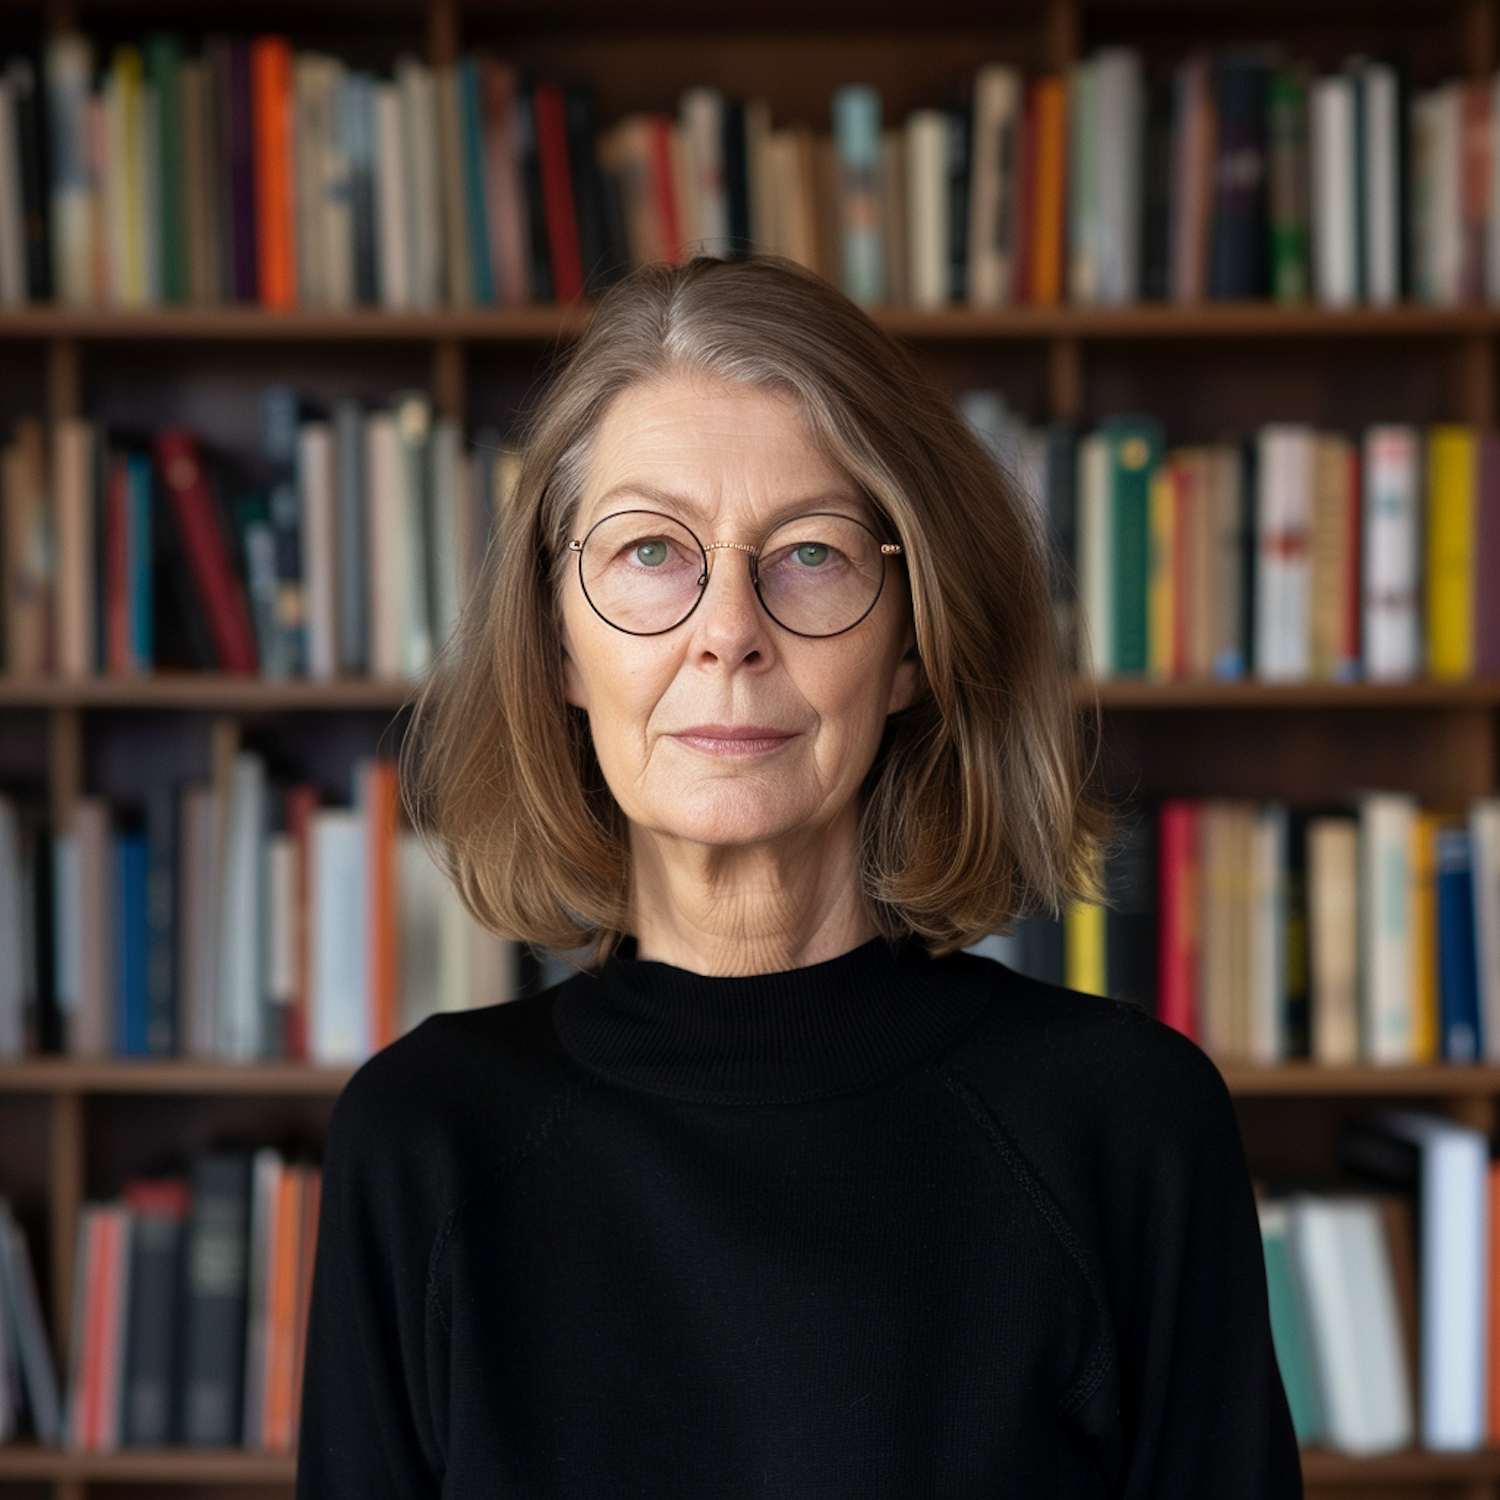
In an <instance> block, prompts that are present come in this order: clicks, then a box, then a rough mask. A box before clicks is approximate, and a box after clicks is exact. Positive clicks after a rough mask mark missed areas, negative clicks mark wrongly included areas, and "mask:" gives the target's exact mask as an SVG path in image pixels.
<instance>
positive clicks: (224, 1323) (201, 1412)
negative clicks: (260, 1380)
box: [182, 1152, 250, 1447]
mask: <svg viewBox="0 0 1500 1500" xmlns="http://www.w3.org/2000/svg"><path fill="white" fill-rule="evenodd" d="M192 1181H193V1210H192V1216H191V1218H190V1220H189V1224H188V1239H187V1267H186V1278H185V1288H186V1307H185V1309H184V1314H185V1334H186V1337H185V1341H184V1356H183V1357H184V1368H183V1408H182V1411H183V1422H182V1439H183V1441H184V1442H186V1443H189V1444H192V1445H194V1446H200V1447H226V1446H230V1445H233V1444H236V1443H238V1442H239V1441H240V1429H241V1426H242V1416H243V1411H242V1404H243V1403H242V1398H243V1394H244V1375H245V1291H246V1267H247V1262H248V1259H249V1240H248V1234H249V1211H250V1158H249V1157H248V1156H246V1155H244V1154H243V1153H240V1152H232V1153H231V1152H225V1153H205V1154H204V1155H202V1156H200V1157H198V1158H197V1160H196V1161H195V1162H194V1163H193V1170H192Z"/></svg>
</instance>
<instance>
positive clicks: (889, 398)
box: [403, 259, 1104, 958]
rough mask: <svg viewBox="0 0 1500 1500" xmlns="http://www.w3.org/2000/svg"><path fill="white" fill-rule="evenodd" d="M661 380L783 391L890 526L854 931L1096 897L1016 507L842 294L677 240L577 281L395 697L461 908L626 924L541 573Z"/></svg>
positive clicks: (1027, 544) (548, 581)
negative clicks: (468, 573) (507, 466)
mask: <svg viewBox="0 0 1500 1500" xmlns="http://www.w3.org/2000/svg"><path fill="white" fill-rule="evenodd" d="M684 374H685V375H691V376H694V377H704V376H706V377H709V378H713V379H717V380H720V381H724V382H728V383H730V384H738V385H746V386H751V387H759V388H766V389H772V390H775V391H778V392H781V393H783V394H786V395H789V396H791V397H792V398H793V399H794V400H795V401H796V403H797V404H798V405H799V406H800V408H801V410H802V412H803V414H804V417H805V420H806V421H807V424H808V427H809V429H810V431H811V432H812V434H813V435H814V438H815V440H816V441H818V442H820V443H821V444H822V445H823V446H824V447H825V449H826V451H827V452H828V454H829V455H830V456H831V457H832V458H833V460H834V461H835V462H836V463H837V464H839V465H840V466H841V467H842V468H843V470H844V471H845V472H846V473H847V474H848V475H849V477H850V478H851V479H852V480H853V482H854V483H855V484H856V485H857V486H858V487H859V489H860V490H861V491H862V493H863V494H864V495H865V497H866V498H867V499H868V501H869V503H870V504H871V505H872V506H873V507H874V508H875V510H876V512H877V514H878V515H879V516H880V517H881V518H882V519H883V521H884V522H885V524H886V525H887V526H889V527H890V528H891V530H892V531H893V532H894V535H895V536H896V538H897V539H898V540H899V541H900V542H901V543H902V544H903V546H904V550H905V562H906V567H907V569H908V574H909V580H910V597H911V608H912V623H913V626H914V634H915V638H916V646H917V653H918V655H919V657H920V661H921V666H922V670H923V674H924V679H925V680H924V682H923V686H922V689H921V691H920V692H919V694H918V697H917V700H916V701H915V702H914V703H913V704H912V706H910V707H909V708H907V709H905V710H903V711H901V712H900V713H897V714H893V715H892V716H891V718H890V720H889V723H888V726H887V729H886V733H885V735H884V737H883V741H882V743H881V746H880V749H879V752H878V754H877V756H876V759H875V763H874V765H873V766H872V768H871V770H870V772H869V774H868V776H867V777H866V779H865V782H864V786H863V790H862V799H863V807H862V823H861V833H860V865H861V878H862V881H863V887H864V894H865V897H866V899H867V901H868V905H869V909H870V912H871V914H872V916H873V918H874V921H875V923H876V924H877V926H878V928H879V930H880V931H881V932H882V933H884V934H885V935H886V936H887V937H889V938H891V939H893V940H894V939H899V938H902V937H916V938H917V939H919V940H922V941H924V942H925V943H926V945H927V946H928V948H929V949H930V951H932V952H933V953H935V954H942V953H946V952H950V951H952V950H954V949H956V948H959V947H962V946H965V945H967V944H969V943H972V942H975V941H977V940H978V939H980V938H981V937H983V936H985V935H987V934H989V933H992V932H999V931H1003V930H1004V929H1005V928H1006V927H1007V926H1008V925H1009V924H1010V923H1011V922H1012V921H1014V920H1015V918H1017V917H1018V916H1020V915H1023V914H1025V913H1027V912H1028V911H1031V910H1034V909H1036V908H1038V907H1042V906H1045V907H1047V908H1050V909H1052V910H1054V911H1055V910H1057V909H1058V908H1059V907H1060V906H1061V905H1062V904H1063V903H1064V902H1066V901H1067V900H1069V899H1072V898H1074V897H1079V896H1091V895H1095V894H1097V892H1096V889H1095V881H1094V876H1093V871H1094V868H1095V851H1096V849H1097V846H1098V841H1099V839H1100V837H1101V836H1102V832H1103V827H1104V818H1103V813H1102V811H1101V809H1100V807H1099V806H1098V804H1097V803H1096V802H1095V801H1094V800H1093V798H1092V797H1091V795H1090V794H1089V790H1088V787H1087V779H1086V776H1085V770H1084V764H1083V762H1084V749H1083V740H1082V737H1081V734H1080V730H1081V728H1082V726H1081V725H1080V723H1079V720H1078V717H1077V714H1076V711H1075V708H1074V705H1073V701H1072V695H1071V692H1070V687H1069V676H1068V671H1067V663H1066V661H1065V658H1064V653H1063V651H1062V649H1061V646H1060V642H1059V639H1058V632H1057V628H1056V625H1055V620H1054V611H1053V606H1052V602H1051V598H1050V590H1049V587H1048V563H1047V544H1046V538H1045V535H1044V530H1043V526H1042V524H1041V522H1040V521H1039V519H1038V515H1037V510H1036V507H1035V505H1034V504H1033V503H1031V502H1029V501H1028V500H1027V499H1026V497H1025V496H1024V495H1023V494H1021V493H1020V491H1019V489H1018V486H1017V484H1016V483H1015V481H1014V480H1013V479H1012V478H1010V477H1009V476H1008V475H1006V474H1005V473H1003V472H1002V471H1001V469H1000V468H999V467H998V466H997V464H996V462H995V461H994V459H993V458H992V457H991V456H990V454H989V452H988V451H987V450H986V449H985V448H984V447H983V446H982V445H981V444H980V443H979V442H978V441H977V440H976V439H975V437H974V436H973V435H972V434H971V433H970V431H969V429H968V428H967V426H966V425H965V423H964V421H963V419H962V417H961V416H960V415H959V413H958V411H957V410H956V408H955V406H954V404H953V401H952V399H951V398H950V397H949V396H948V395H947V394H946V393H944V392H942V391H940V390H939V389H937V388H936V387H935V386H934V385H933V384H932V382H931V381H930V380H929V379H928V378H927V377H925V376H924V375H923V373H922V372H921V370H920V369H919V367H918V366H917V364H916V362H915V361H914V360H913V358H912V357H911V355H910V354H909V353H908V352H907V351H906V349H905V348H903V347H902V345H901V344H899V343H898V342H897V341H896V340H895V339H894V338H892V337H891V336H889V335H888V334H886V333H885V332H883V331H882V330H881V329H880V328H879V327H878V326H877V325H876V324H875V323H874V322H873V321H872V320H871V319H870V318H869V317H868V316H866V314H865V313H863V312H862V311H861V310H860V309H859V308H858V307H857V306H855V304H854V303H853V302H851V301H849V299H848V298H846V297H844V296H843V295H842V294H841V293H839V292H837V291H836V290H834V289H833V288H832V287H831V286H829V285H828V284H827V283H825V282H823V281H820V280H819V279H818V278H816V277H815V276H812V275H811V274H809V273H807V272H805V271H803V270H801V269H800V268H798V267H796V266H794V265H792V264H790V263H789V262H784V261H779V260H769V259H754V260H748V261H738V262H725V261H718V260H707V259H700V260H694V261H691V262H689V263H688V264H686V265H683V266H679V267H667V266H653V267H650V268H647V269H644V270H640V271H637V272H635V273H634V274H633V275H631V276H630V277H628V278H627V279H626V280H624V281H622V282H621V283H619V284H618V285H617V286H615V287H614V288H613V289H612V290H610V291H609V292H608V293H607V294H606V295H605V296H604V297H603V298H602V299H601V301H600V303H599V306H598V309H597V311H596V312H595V314H594V316H593V318H592V320H591V322H590V323H589V326H588V330H587V332H586V333H585V334H584V335H583V337H582V339H581V340H580V341H579V342H578V344H577V345H576V346H575V347H574V348H573V349H572V350H571V352H570V353H569V354H568V355H567V356H566V358H565V359H564V360H563V361H562V364H561V367H560V369H559V371H558V372H557V374H556V377H555V379H554V380H553V381H552V383H551V384H550V387H549V388H548V389H547V391H546V394H545V396H544V397H543V399H542V400H541V401H540V403H539V404H538V406H537V408H536V410H535V412H534V414H533V416H532V419H531V421H530V423H529V430H528V432H527V435H526V440H525V443H524V447H523V450H522V455H521V461H520V465H519V473H518V477H517V479H516V484H515V490H514V494H513V497H512V500H511V502H510V504H509V506H508V508H507V510H506V513H505V514H504V516H503V517H501V518H500V520H499V521H498V524H497V528H496V536H495V540H494V542H493V544H492V545H491V547H490V549H489V552H488V554H487V556H486V560H485V565H484V568H483V570H482V572H481V575H480V578H479V580H478V583H477V584H476V586H475V588H474V589H473V591H472V592H471V594H470V597H469V598H468V600H467V602H466V604H465V606H464V609H463V612H462V615H461V617H460V619H459V622H458V625H457V627H456V628H455V631H454V633H453V636H452V638H451V640H450V641H449V643H448V645H447V646H446V648H445V649H444V651H443V652H442V654H441V657H440V659H439V661H438V664H437V666H436V668H435V669H434V671H433V673H432V675H431V677H430V678H429V680H428V682H427V685H426V687H425V689H424V690H423V692H422V694H421V696H420V698H419V700H418V702H417V704H416V707H415V710H414V719H413V722H412V724H411V725H410V726H409V728H408V733H407V735H406V738H405V741H404V746H403V780H404V789H405V795H406V800H407V806H408V809H409V812H410V814H411V817H412V821H413V823H414V824H415V825H416V826H417V827H418V828H419V829H421V830H422V831H423V832H424V833H425V834H427V835H428V836H429V837H430V838H431V839H432V841H433V843H434V844H435V846H436V847H437V848H438V849H439V850H440V851H441V854H442V858H443V859H444V861H445V864H446V868H447V870H448V872H449V874H450V875H451V877H452V879H453V880H454V882H455V884H456V886H457V888H458V890H459V892H460V894H461V895H462V897H463V900H464V902H465V903H466V905H467V906H468V908H469V910H470V911H471V912H472V913H473V915H474V916H475V918H476V919H477V920H478V921H479V922H481V923H482V924H483V925H484V926H486V927H488V928H489V929H491V930H492V931H494V932H496V933H499V934H501V935H503V936H507V937H512V938H518V939H521V940H524V941H527V942H530V943H533V944H536V945H538V946H542V947H547V948H553V949H564V950H566V949H578V948H581V947H590V948H592V950H593V952H594V954H595V956H596V957H598V958H602V957H603V956H605V955H606V954H607V953H608V952H609V951H610V949H611V948H612V947H613V946H614V944H615V942H616V941H617V939H618V938H619V937H620V936H621V935H622V934H624V933H626V932H628V931H629V930H630V923H631V877H630V858H629V844H628V839H627V829H626V825H625V818H624V816H623V814H622V813H621V812H620V809H619V807H618V806H617V805H616V803H615V801H614V799H613V797H612V796H611V795H610V793H609V789H608V787H607V786H606V785H605V783H604V778H603V776H602V774H601V772H600V769H599V763H598V761H597V759H596V758H595V755H594V748H593V743H592V740H591V738H590V733H589V726H588V721H587V718H586V717H585V715H584V714H583V712H582V711H581V710H579V709H576V708H573V707H570V706H569V705H568V704H567V702H566V701H565V700H564V697H563V669H562V660H563V644H562V640H563V638H562V628H561V622H560V609H559V590H560V588H561V587H562V585H563V582H564V580H565V578H566V570H567V567H568V561H569V558H570V557H571V554H570V553H569V552H568V550H567V542H568V538H569V537H570V536H571V535H572V534H573V522H574V517H575V514H576V511H577V507H578V504H579V501H580V497H581V495H582V492H583V489H584V484H585V478H586V473H587V467H588V461H589V450H590V444H591V441H592V439H593V436H594V434H595V433H596V432H597V430H598V428H599V424H600V422H601V420H602V419H603V417H604V415H605V412H606V411H607V410H608V409H609V406H610V403H611V402H612V401H613V400H614V399H615V397H616V396H618V395H619V394H620V392H621V391H623V390H625V389H627V388H628V387H631V386H638V385H641V384H642V383H646V382H651V381H654V380H659V379H663V378H670V377H673V376H678V375H684Z"/></svg>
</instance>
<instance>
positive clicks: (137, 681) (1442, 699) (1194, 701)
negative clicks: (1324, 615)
mask: <svg viewBox="0 0 1500 1500" xmlns="http://www.w3.org/2000/svg"><path fill="white" fill-rule="evenodd" d="M419 686H420V684H418V683H415V682H407V681H383V680H377V679H373V678H352V677H350V678H340V679H338V680H336V681H333V682H307V681H302V680H297V681H291V682H266V681H263V680H262V679H260V678H258V677H228V676H222V675H220V674H218V673H213V672H175V673H162V674H160V675H147V676H142V677H104V676H99V677H81V678H59V677H15V676H7V675H4V674H0V708H84V709H87V708H121V709H131V708H141V709H150V708H187V709H243V710H246V711H261V712H266V713H272V712H282V711H288V712H307V711H326V712H338V711H340V710H351V709H389V710H391V711H392V712H394V711H395V710H397V709H399V708H401V707H402V706H403V705H405V704H407V703H409V702H410V701H411V700H412V699H413V697H414V696H415V695H416V693H417V690H418V688H419ZM1073 695H1074V698H1075V700H1076V701H1077V702H1078V703H1080V704H1088V703H1091V702H1094V701H1096V700H1097V702H1098V704H1099V706H1100V707H1101V708H1104V709H1132V710H1134V709H1152V710H1157V709H1160V710H1166V711H1170V710H1173V709H1202V708H1225V709H1246V708H1250V709H1261V708H1304V709H1305V708H1414V709H1420V708H1434V709H1441V708H1493V707H1496V706H1500V680H1497V679H1492V678H1474V679H1472V680H1468V681H1464V682H1394V683H1385V682H1348V683H1340V682H1216V681H1207V680H1205V681H1193V682H1150V681H1147V680H1145V679H1136V678H1110V679H1105V680H1102V681H1099V682H1091V681H1080V682H1075V683H1074V685H1073Z"/></svg>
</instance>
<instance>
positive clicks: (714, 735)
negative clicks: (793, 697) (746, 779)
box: [672, 724, 797, 756]
mask: <svg viewBox="0 0 1500 1500" xmlns="http://www.w3.org/2000/svg"><path fill="white" fill-rule="evenodd" d="M796 737H797V734H796V731H795V730H790V729H772V728H770V727H768V726H767V725H764V724H741V725H734V724H695V725H693V727H692V728H691V729H679V730H678V731H677V732H676V733H675V734H674V735H673V736H672V738H673V739H674V740H677V741H678V742H679V743H681V744H684V745H686V746H687V747H688V748H689V749H691V750H699V751H701V752H702V753H703V754H705V755H736V756H751V755H769V754H770V753H771V752H772V751H775V750H780V749H781V748H782V746H783V745H788V744H790V743H791V742H792V741H793V740H794V739H796Z"/></svg>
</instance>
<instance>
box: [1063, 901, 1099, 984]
mask: <svg viewBox="0 0 1500 1500" xmlns="http://www.w3.org/2000/svg"><path fill="white" fill-rule="evenodd" d="M1063 973H1064V978H1065V983H1066V984H1067V986H1068V988H1069V989H1070V990H1079V991H1081V992H1082V993H1083V994H1085V995H1103V994H1105V993H1107V983H1106V980H1105V973H1104V908H1103V907H1102V906H1096V905H1095V904H1094V903H1093V902H1092V901H1074V902H1073V903H1072V904H1071V905H1070V906H1069V907H1068V908H1067V910H1066V911H1065V912H1064V913H1063Z"/></svg>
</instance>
